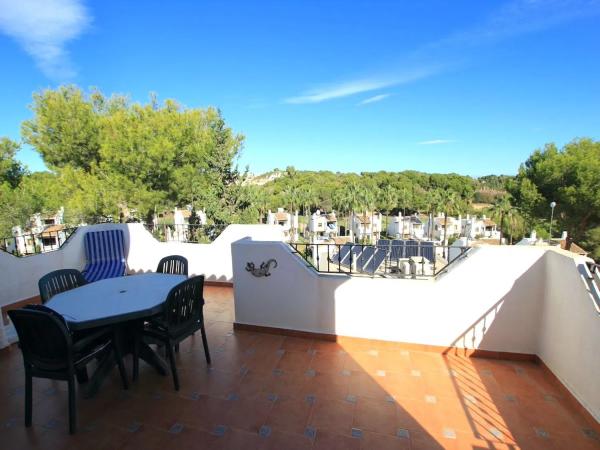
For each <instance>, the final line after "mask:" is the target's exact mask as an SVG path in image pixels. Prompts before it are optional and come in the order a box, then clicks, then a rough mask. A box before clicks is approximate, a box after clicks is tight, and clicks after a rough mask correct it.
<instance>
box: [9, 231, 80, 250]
mask: <svg viewBox="0 0 600 450" xmlns="http://www.w3.org/2000/svg"><path fill="white" fill-rule="evenodd" d="M77 228H78V227H68V228H63V229H61V230H56V231H42V232H41V233H25V234H21V235H18V236H11V237H6V238H0V250H2V251H4V252H7V253H10V254H12V255H14V256H30V255H37V254H40V253H47V252H52V251H54V250H58V249H59V248H61V247H62V246H63V245H64V244H65V243H66V242H67V241H68V240H69V238H70V237H71V236H72V235H73V233H75V231H76V230H77Z"/></svg>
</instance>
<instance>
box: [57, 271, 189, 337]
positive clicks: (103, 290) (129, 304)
mask: <svg viewBox="0 0 600 450" xmlns="http://www.w3.org/2000/svg"><path fill="white" fill-rule="evenodd" d="M185 279H186V277H185V276H183V275H168V274H164V273H145V274H141V275H132V276H127V277H117V278H108V279H106V280H100V281H96V282H94V283H89V284H86V285H84V286H81V287H78V288H76V289H71V290H70V291H66V292H62V293H60V294H57V295H55V296H54V297H52V299H50V300H49V301H48V302H47V303H46V306H47V307H48V308H52V309H53V310H54V311H56V312H57V313H59V314H60V315H62V316H63V317H64V318H65V320H66V321H67V322H68V324H69V328H70V329H71V330H85V329H87V328H94V327H99V326H103V325H111V324H114V323H122V322H127V321H129V320H135V319H143V318H146V317H149V316H153V315H155V314H158V313H160V312H161V311H162V305H163V303H164V302H165V299H166V298H167V294H168V293H169V291H170V290H171V289H172V288H173V287H174V286H176V285H177V284H179V283H181V282H182V281H184V280H185Z"/></svg>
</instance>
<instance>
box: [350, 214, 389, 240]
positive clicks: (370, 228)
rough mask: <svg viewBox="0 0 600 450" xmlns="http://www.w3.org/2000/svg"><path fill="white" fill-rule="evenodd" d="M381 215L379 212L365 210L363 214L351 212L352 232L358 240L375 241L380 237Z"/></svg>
mask: <svg viewBox="0 0 600 450" xmlns="http://www.w3.org/2000/svg"><path fill="white" fill-rule="evenodd" d="M382 223H383V216H382V215H381V213H379V212H373V213H370V212H368V211H366V212H365V213H364V214H356V213H354V214H352V232H353V233H354V236H355V239H356V240H357V241H358V242H362V241H363V240H369V241H371V242H375V241H377V239H379V238H380V237H381V229H382V227H381V225H382Z"/></svg>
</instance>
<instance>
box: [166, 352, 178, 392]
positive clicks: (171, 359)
mask: <svg viewBox="0 0 600 450" xmlns="http://www.w3.org/2000/svg"><path fill="white" fill-rule="evenodd" d="M165 349H166V350H167V355H168V356H169V363H170V364H171V373H172V374H173V385H174V386H175V390H176V391H178V390H179V376H178V375H177V366H175V354H174V352H173V346H172V345H171V343H169V344H168V345H166V346H165Z"/></svg>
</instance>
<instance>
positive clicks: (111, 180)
mask: <svg viewBox="0 0 600 450" xmlns="http://www.w3.org/2000/svg"><path fill="white" fill-rule="evenodd" d="M31 110H32V117H31V119H30V120H27V121H25V122H24V123H23V124H22V133H21V134H22V141H21V142H14V141H12V140H10V139H8V138H1V139H0V236H10V233H11V228H12V227H13V226H14V225H21V226H22V225H24V224H25V222H26V221H27V219H28V218H29V217H30V216H31V215H32V214H33V213H35V212H48V211H56V210H57V209H58V208H59V207H61V206H64V207H65V215H66V220H67V221H68V222H69V223H71V224H78V223H81V222H85V223H95V222H99V221H105V220H114V221H122V220H140V221H149V220H150V219H151V217H152V215H153V214H154V213H155V212H157V211H164V210H167V209H172V208H173V207H175V206H178V207H184V206H187V205H192V207H193V208H194V209H203V210H204V211H205V212H206V214H207V217H208V218H209V223H210V224H215V225H219V226H222V225H227V224H229V223H256V222H258V221H259V220H261V218H262V217H264V215H265V213H266V212H267V210H269V209H271V210H274V209H276V208H277V207H285V208H287V209H289V210H296V209H297V210H299V211H301V213H302V214H308V213H310V212H311V211H314V210H315V209H317V208H320V209H322V210H326V211H330V210H332V209H333V210H335V211H336V212H338V213H339V214H340V215H347V214H349V213H350V211H352V210H355V211H364V210H373V209H377V210H380V211H382V212H383V213H384V214H386V215H390V214H397V213H398V212H402V213H403V214H413V213H421V214H433V213H443V214H445V215H458V214H463V215H464V214H468V213H476V214H488V215H490V216H492V217H494V218H495V220H496V221H497V222H498V224H499V225H500V227H501V229H502V231H503V234H504V236H505V237H507V239H508V241H509V242H514V241H515V240H517V239H520V238H521V237H522V236H523V235H524V234H525V233H528V232H529V231H530V230H531V229H536V231H537V232H538V235H540V236H544V237H547V236H548V231H549V230H548V229H549V218H550V207H549V204H550V202H552V201H555V202H556V203H557V206H556V211H555V217H554V218H555V227H554V230H555V232H556V233H558V232H559V231H557V230H567V231H568V232H569V234H570V235H571V236H573V238H574V239H575V240H576V242H578V243H579V244H580V245H581V246H583V247H584V248H586V249H587V250H590V251H591V252H592V253H593V255H594V256H595V257H596V258H598V257H600V142H597V141H593V140H591V139H580V140H575V141H573V142H571V143H569V144H567V145H566V146H564V147H563V148H561V149H559V148H557V147H556V146H555V145H554V144H547V145H546V146H545V147H544V148H543V149H539V150H535V151H534V152H533V153H532V155H531V156H530V157H529V158H528V159H527V161H525V162H524V163H523V164H522V165H521V167H520V169H519V171H518V174H517V175H516V176H507V175H487V176H483V177H479V178H474V177H470V176H465V175H459V174H454V173H450V174H439V173H432V174H429V173H424V172H418V171H412V170H407V171H402V172H388V171H379V172H361V173H340V172H331V171H300V170H296V169H295V168H294V167H291V166H290V167H288V168H286V169H285V170H278V169H274V170H273V171H271V172H268V173H266V174H263V175H258V176H253V177H249V176H248V175H247V173H246V172H241V171H240V170H239V169H238V164H237V162H238V157H239V154H240V151H241V150H242V148H243V144H244V136H242V135H240V134H238V133H235V132H234V131H233V130H232V129H231V128H230V127H228V126H227V124H226V123H225V120H224V119H223V117H222V115H221V112H220V111H219V110H218V109H214V108H207V109H198V108H185V107H183V106H181V105H180V104H178V103H177V102H176V101H174V100H167V101H165V102H163V103H159V102H158V101H157V100H156V98H155V97H151V98H150V101H149V102H148V103H147V104H139V103H134V102H131V101H130V100H129V99H128V98H127V97H125V96H122V95H112V96H109V97H107V96H105V95H104V94H102V93H101V92H99V91H98V90H92V91H90V92H88V93H85V92H83V91H82V90H81V89H79V88H77V87H75V86H64V87H60V88H58V89H56V90H44V91H42V92H39V93H36V94H34V97H33V104H32V105H31ZM22 144H27V145H29V146H31V147H32V148H33V149H34V150H35V151H37V152H39V154H40V155H41V156H42V158H43V160H44V162H45V164H46V166H47V167H48V169H49V171H48V172H36V173H28V172H27V171H26V170H25V169H24V168H23V167H22V165H21V164H19V163H18V162H17V160H16V159H15V155H16V152H17V151H18V149H19V148H20V147H21V145H22ZM553 234H554V233H553Z"/></svg>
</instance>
